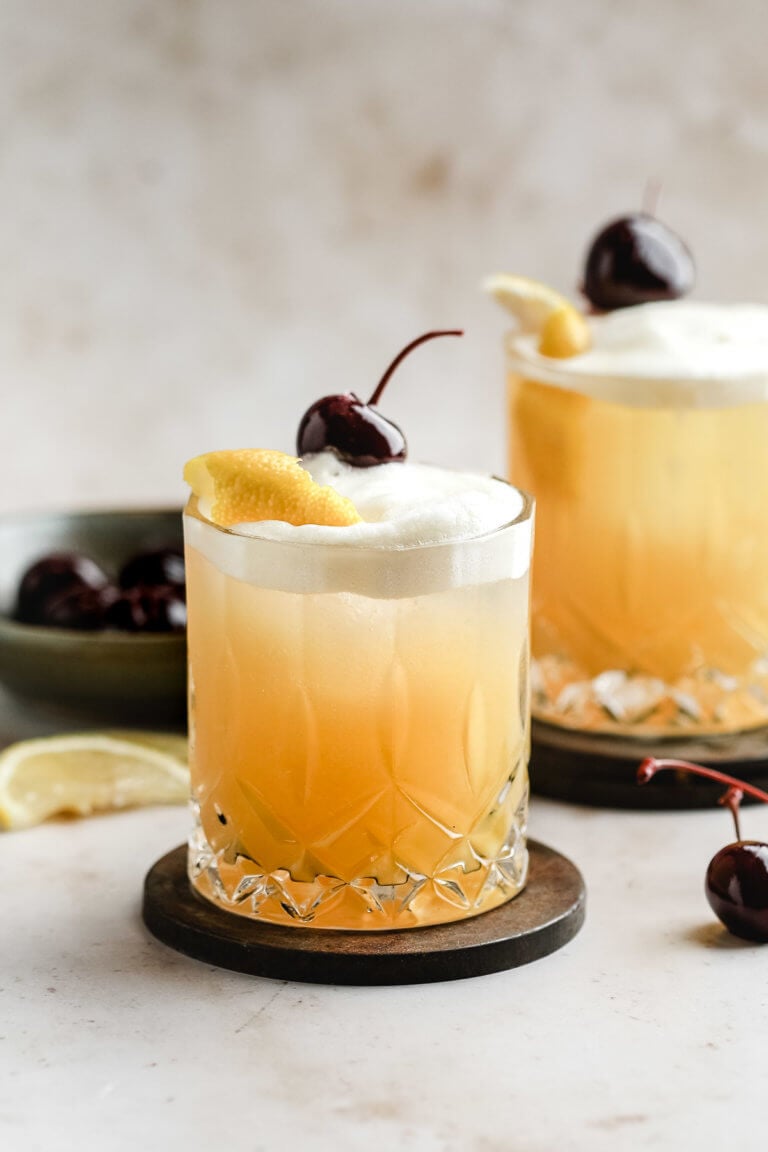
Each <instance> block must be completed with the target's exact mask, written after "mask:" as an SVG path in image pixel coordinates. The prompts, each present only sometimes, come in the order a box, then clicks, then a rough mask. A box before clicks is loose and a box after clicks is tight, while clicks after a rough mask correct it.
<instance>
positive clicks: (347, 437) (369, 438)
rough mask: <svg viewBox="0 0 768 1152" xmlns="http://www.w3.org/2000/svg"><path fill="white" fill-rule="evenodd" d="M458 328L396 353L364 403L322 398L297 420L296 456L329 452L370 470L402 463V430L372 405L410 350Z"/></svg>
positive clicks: (350, 395)
mask: <svg viewBox="0 0 768 1152" xmlns="http://www.w3.org/2000/svg"><path fill="white" fill-rule="evenodd" d="M463 335H464V333H463V332H462V331H460V330H458V329H451V330H449V331H439V332H426V333H425V334H424V335H423V336H419V337H418V338H417V339H416V340H413V341H411V343H410V344H408V345H407V346H406V347H405V348H403V350H402V352H399V353H398V355H397V356H396V357H395V359H394V360H393V361H392V363H391V364H390V365H389V367H388V368H387V370H386V372H385V373H384V375H383V376H382V378H381V380H380V381H379V383H378V384H377V386H376V388H375V390H374V392H373V394H372V395H371V398H370V400H368V401H367V403H366V402H365V401H363V400H361V399H360V397H359V396H357V395H355V393H354V392H345V393H339V394H337V395H333V396H323V397H322V399H320V400H316V401H315V403H314V404H312V405H311V406H310V407H309V408H308V409H307V411H306V412H305V413H304V415H303V416H302V418H301V421H300V423H299V431H298V436H297V441H296V450H297V452H298V454H299V456H307V455H310V454H312V453H315V452H323V451H325V450H326V449H329V448H330V449H332V450H333V451H334V452H335V453H336V454H337V455H338V456H340V457H341V459H342V460H346V461H347V463H348V464H354V465H355V467H357V468H371V467H373V466H374V465H376V464H389V463H393V462H396V461H401V460H405V457H406V452H407V446H406V442H405V436H404V435H403V433H402V431H401V430H400V429H399V428H398V426H397V425H396V424H394V423H393V422H392V421H391V420H387V418H386V417H385V416H382V414H381V413H380V412H379V411H378V408H377V407H376V405H377V404H378V402H379V399H380V397H381V394H382V392H383V391H384V388H385V386H386V384H387V382H388V381H389V378H390V377H391V375H392V373H393V372H394V371H395V369H396V368H397V367H398V365H399V364H400V363H401V362H402V361H403V360H404V359H405V357H406V356H408V355H409V354H410V353H411V352H412V351H413V349H414V348H417V347H418V346H419V345H420V344H424V343H425V342H426V341H427V340H434V339H435V338H436V337H438V336H463Z"/></svg>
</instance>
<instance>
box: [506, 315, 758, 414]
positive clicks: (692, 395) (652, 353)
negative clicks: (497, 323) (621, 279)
mask: <svg viewBox="0 0 768 1152" xmlns="http://www.w3.org/2000/svg"><path fill="white" fill-rule="evenodd" d="M589 326H590V329H591V332H592V347H591V349H590V350H589V351H588V352H585V353H583V354H582V355H580V356H572V357H569V358H568V359H565V360H552V359H551V358H549V357H546V356H541V355H539V353H538V351H537V343H538V337H536V336H522V335H517V334H515V335H514V336H512V337H510V339H509V345H508V346H509V350H510V354H511V357H512V359H513V361H518V365H516V366H519V368H520V370H521V371H530V370H533V371H534V372H535V378H536V379H539V380H543V381H544V382H545V383H552V384H557V385H558V386H560V387H562V388H570V389H572V390H574V391H579V392H582V393H584V394H585V395H589V396H594V397H596V398H599V399H604V400H612V401H615V402H618V403H624V404H631V405H636V406H638V405H639V406H657V405H658V406H661V407H727V406H731V405H735V404H746V403H752V402H757V401H765V400H768V307H765V306H764V305H759V304H706V303H697V302H692V301H684V300H679V301H668V302H660V303H656V304H642V305H638V306H637V307H634V308H621V309H619V310H618V311H616V312H609V313H607V314H605V315H603V316H591V317H589Z"/></svg>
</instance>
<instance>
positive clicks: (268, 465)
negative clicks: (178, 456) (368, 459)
mask: <svg viewBox="0 0 768 1152" xmlns="http://www.w3.org/2000/svg"><path fill="white" fill-rule="evenodd" d="M184 479H185V481H186V482H187V484H189V486H190V488H191V489H192V491H193V493H194V495H195V496H196V497H197V501H198V507H199V509H200V512H201V513H202V514H203V515H204V516H205V517H206V518H207V519H208V520H211V521H212V522H213V523H214V524H218V525H219V526H220V527H222V528H229V527H231V525H233V524H246V523H253V522H255V521H259V520H283V521H285V522H286V523H287V524H293V525H295V526H299V525H301V524H322V525H326V526H329V527H338V528H341V527H348V526H349V525H351V524H359V523H360V519H361V517H360V516H359V514H358V512H357V509H356V508H355V506H354V504H353V503H352V501H351V500H348V499H347V497H346V496H342V495H341V494H340V493H339V492H337V491H336V489H335V488H331V487H330V486H328V485H321V484H316V483H315V481H314V480H313V479H312V477H311V476H310V474H309V472H307V471H306V470H305V469H304V468H302V467H301V464H300V463H299V460H298V459H297V458H296V457H295V456H289V455H287V454H286V453H285V452H277V451H274V450H272V449H267V448H235V449H230V450H227V451H222V452H206V453H204V454H203V455H202V456H196V457H195V458H194V459H192V460H189V461H188V462H187V464H186V465H185V467H184Z"/></svg>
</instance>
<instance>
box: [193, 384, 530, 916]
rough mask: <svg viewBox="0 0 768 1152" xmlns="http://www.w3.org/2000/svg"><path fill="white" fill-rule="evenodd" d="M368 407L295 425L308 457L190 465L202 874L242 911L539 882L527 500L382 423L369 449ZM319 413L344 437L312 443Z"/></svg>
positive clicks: (396, 910) (433, 903)
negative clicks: (398, 443)
mask: <svg viewBox="0 0 768 1152" xmlns="http://www.w3.org/2000/svg"><path fill="white" fill-rule="evenodd" d="M331 399H333V400H335V401H345V400H346V401H347V402H350V398H349V397H346V398H345V397H336V398H331ZM353 399H355V398H353ZM355 404H356V410H355V412H354V413H353V415H352V417H351V419H347V420H346V422H344V421H342V423H343V428H342V430H341V433H339V429H338V427H337V431H336V434H335V437H334V433H333V430H332V424H333V423H334V421H335V420H336V416H337V415H338V413H336V415H333V413H329V410H328V408H327V406H326V409H324V410H321V411H319V412H318V411H315V412H314V413H313V416H312V419H311V420H310V421H309V425H307V422H306V421H305V427H304V431H303V434H302V437H301V439H300V444H301V447H302V452H303V458H302V461H301V463H299V462H297V461H295V460H294V459H293V458H291V457H287V456H283V455H282V453H276V452H260V451H250V450H246V451H243V452H239V453H238V452H232V453H225V452H222V453H211V454H209V455H208V456H203V457H199V458H197V460H195V461H191V462H190V464H189V465H188V466H187V473H186V474H187V477H188V479H189V481H190V483H191V485H192V488H193V491H194V493H195V495H194V496H193V498H192V499H191V501H190V504H189V506H188V509H187V513H186V516H185V532H186V542H187V565H188V568H187V589H188V593H187V594H188V604H189V659H190V722H191V729H192V746H191V770H192V786H193V799H194V807H195V812H196V828H195V831H194V834H193V836H192V839H191V843H190V856H189V867H190V878H191V881H192V883H193V885H194V886H195V888H196V889H197V890H198V891H199V892H200V893H201V894H202V895H203V896H205V897H206V898H208V899H209V900H212V901H214V902H215V903H217V904H219V905H220V906H222V907H225V908H227V909H229V910H231V911H233V912H237V913H240V914H243V915H248V916H252V917H256V918H259V919H264V920H269V921H273V922H276V923H290V924H297V925H310V926H312V927H326V928H348V929H387V928H400V927H409V926H413V925H423V924H432V923H440V922H444V921H450V920H456V919H460V918H463V917H466V916H471V915H475V914H477V913H479V912H483V911H485V910H487V909H490V908H492V907H494V906H496V905H497V904H499V903H501V902H503V901H505V900H507V899H509V898H510V897H512V896H514V895H515V894H516V893H517V892H519V891H520V889H521V888H522V887H523V885H524V883H525V878H526V869H527V851H526V843H525V829H526V813H527V796H528V780H527V758H528V742H529V726H528V675H527V669H528V574H529V562H530V548H531V526H532V509H531V502H530V500H529V498H528V497H526V496H524V495H523V494H522V493H520V492H518V491H517V490H516V489H514V488H512V487H511V486H510V485H508V484H506V483H505V482H503V481H499V480H494V479H490V478H487V477H483V476H477V475H469V474H464V473H455V472H450V471H446V470H442V469H438V468H431V467H427V466H422V465H417V464H410V463H406V462H405V461H404V460H403V459H402V455H404V450H403V453H402V455H400V456H399V457H398V456H397V455H396V450H394V449H393V447H392V444H391V443H390V444H387V445H385V446H384V448H382V443H381V442H380V441H379V440H377V436H380V435H381V428H380V427H379V428H377V429H375V430H374V431H375V433H376V434H375V435H373V434H371V435H372V436H373V441H375V443H374V449H375V451H367V450H366V451H365V452H363V451H362V449H363V447H366V446H367V448H370V447H371V445H370V443H369V441H370V439H371V436H369V435H368V433H369V432H370V429H369V428H364V429H362V431H360V430H358V433H357V434H353V431H354V430H352V431H350V429H351V427H352V424H353V423H354V420H355V419H358V418H360V419H361V420H362V421H363V423H366V424H367V422H368V415H367V413H366V412H364V411H363V412H362V415H361V412H360V409H366V408H368V405H363V404H362V403H361V402H360V401H356V399H355ZM315 407H317V406H315ZM331 407H333V406H331ZM334 412H335V409H334ZM310 413H312V410H310ZM309 415H310V414H308V416H309ZM331 417H333V419H332V418H331ZM371 419H372V420H378V421H379V422H382V421H383V418H382V417H381V416H380V414H379V413H378V412H376V411H374V413H373V416H372V417H371ZM320 425H322V435H321V440H322V439H334V438H335V439H336V440H337V441H338V440H339V439H340V435H341V438H343V437H345V436H346V437H347V438H348V439H349V441H350V442H349V443H345V445H344V447H343V449H341V450H340V449H339V448H338V447H336V446H333V445H328V446H327V447H325V448H323V450H321V451H317V452H313V453H308V452H307V451H306V448H307V442H308V441H309V442H310V443H314V444H319V443H320V441H319V440H318V436H319V435H320V432H319V431H318V429H319V428H320ZM307 427H308V428H309V430H307ZM394 431H397V430H394ZM386 434H387V433H386V431H385V435H386ZM393 435H394V432H393ZM355 437H357V446H358V448H360V450H361V454H363V455H367V456H370V457H371V458H372V459H375V458H379V459H381V460H382V462H381V463H378V464H375V463H371V464H369V465H368V466H359V465H356V464H355V463H353V462H350V459H352V458H353V457H352V449H353V448H354V447H355V444H354V441H355ZM366 438H367V439H366ZM363 441H365V442H366V443H365V445H364V444H363ZM340 451H343V452H344V454H345V456H346V457H347V458H345V459H343V458H341V455H340ZM397 451H399V449H397ZM377 452H378V457H377V456H376V453H377ZM289 520H293V521H294V522H293V523H291V522H289Z"/></svg>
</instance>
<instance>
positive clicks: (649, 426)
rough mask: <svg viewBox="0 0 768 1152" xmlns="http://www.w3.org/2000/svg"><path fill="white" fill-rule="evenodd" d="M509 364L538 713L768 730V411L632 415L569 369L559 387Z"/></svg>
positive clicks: (514, 472) (687, 409) (595, 723)
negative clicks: (531, 550)
mask: <svg viewBox="0 0 768 1152" xmlns="http://www.w3.org/2000/svg"><path fill="white" fill-rule="evenodd" d="M510 363H511V367H510V374H509V383H508V387H509V437H510V463H509V474H510V477H511V479H512V481H513V483H515V484H517V485H520V486H522V487H524V488H526V489H528V490H529V491H531V492H532V493H533V494H534V496H535V498H536V503H537V527H536V553H535V565H534V587H533V622H532V628H533V655H534V657H535V677H534V693H533V710H534V715H538V716H539V717H541V718H542V719H546V720H548V721H551V722H554V723H557V724H561V725H565V726H569V727H575V728H582V729H598V730H599V729H610V728H613V729H621V730H624V731H629V732H635V733H640V734H643V733H646V732H648V733H651V732H654V733H657V732H662V733H669V734H681V733H684V732H686V731H690V730H695V731H698V732H710V731H711V732H717V731H726V730H733V729H740V728H748V727H751V726H755V725H762V724H765V723H766V722H768V661H766V653H767V652H768V467H766V445H768V403H748V404H737V405H734V406H730V407H693V406H663V407H662V406H657V405H654V404H653V403H652V402H651V403H650V404H645V405H643V406H633V405H630V404H624V403H615V402H610V401H608V400H605V399H601V398H595V396H594V395H592V396H591V395H589V394H588V392H589V381H588V380H587V381H585V382H583V384H581V385H580V390H577V389H576V387H575V386H574V387H567V386H565V385H566V384H567V383H568V379H567V362H566V363H565V365H564V367H563V369H562V373H563V384H562V385H560V386H559V385H558V383H557V377H556V373H550V378H549V380H548V381H547V382H545V381H544V380H539V379H536V378H535V374H534V373H533V371H532V370H531V369H530V368H528V369H523V368H522V367H521V365H520V364H519V363H518V362H517V361H516V360H515V357H514V356H512V357H511V361H510ZM553 376H554V379H553ZM571 383H572V381H571ZM654 386H655V387H656V388H657V390H659V384H658V382H656V384H655V385H654ZM660 389H661V390H663V382H661V385H660Z"/></svg>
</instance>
